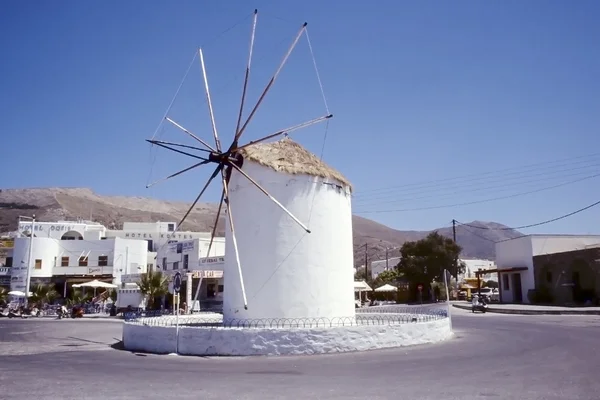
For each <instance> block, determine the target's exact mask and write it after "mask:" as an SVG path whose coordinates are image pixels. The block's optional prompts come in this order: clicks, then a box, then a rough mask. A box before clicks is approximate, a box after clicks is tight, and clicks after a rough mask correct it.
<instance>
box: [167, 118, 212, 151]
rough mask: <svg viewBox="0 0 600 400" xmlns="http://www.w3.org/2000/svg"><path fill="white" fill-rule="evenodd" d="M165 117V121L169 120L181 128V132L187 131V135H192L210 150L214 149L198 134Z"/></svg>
mask: <svg viewBox="0 0 600 400" xmlns="http://www.w3.org/2000/svg"><path fill="white" fill-rule="evenodd" d="M165 119H166V120H167V121H169V122H170V123H171V124H173V125H175V126H176V127H177V128H179V129H181V130H182V131H183V132H185V133H187V134H188V135H190V136H191V137H193V138H194V139H196V140H197V141H198V142H200V143H202V144H203V145H204V146H206V148H207V149H209V150H210V151H216V150H215V149H214V148H213V147H212V146H211V145H209V144H208V143H206V142H205V141H204V140H202V139H200V138H199V137H198V136H196V135H194V134H193V133H192V132H190V131H189V130H187V129H185V128H184V127H183V126H181V125H179V124H178V123H177V122H175V121H173V120H172V119H171V118H169V117H165Z"/></svg>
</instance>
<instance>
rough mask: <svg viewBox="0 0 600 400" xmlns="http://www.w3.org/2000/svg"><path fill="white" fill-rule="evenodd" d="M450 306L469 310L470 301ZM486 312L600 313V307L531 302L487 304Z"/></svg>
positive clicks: (529, 313) (533, 313)
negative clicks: (542, 304) (545, 304)
mask: <svg viewBox="0 0 600 400" xmlns="http://www.w3.org/2000/svg"><path fill="white" fill-rule="evenodd" d="M452 306H453V307H456V308H461V309H463V310H471V303H470V302H459V301H457V302H452ZM487 311H488V312H491V313H500V314H524V315H544V314H545V315H562V314H564V315H600V307H558V306H538V305H533V304H488V310H487Z"/></svg>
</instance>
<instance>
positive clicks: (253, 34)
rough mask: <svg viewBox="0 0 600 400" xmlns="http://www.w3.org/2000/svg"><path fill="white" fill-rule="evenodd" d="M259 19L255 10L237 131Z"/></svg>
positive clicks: (242, 110) (242, 109) (236, 131)
mask: <svg viewBox="0 0 600 400" xmlns="http://www.w3.org/2000/svg"><path fill="white" fill-rule="evenodd" d="M257 19H258V10H254V21H253V23H252V35H251V36H250V51H249V54H248V64H247V65H246V75H245V76H244V88H243V89H242V101H241V102H240V113H239V114H238V120H237V124H236V126H235V133H236V134H237V133H238V131H239V130H240V125H241V123H242V113H243V112H244V102H245V101H246V91H247V89H248V78H249V76H250V64H251V63H252V52H253V50H254V37H255V35H256V20H257Z"/></svg>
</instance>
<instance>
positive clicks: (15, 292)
mask: <svg viewBox="0 0 600 400" xmlns="http://www.w3.org/2000/svg"><path fill="white" fill-rule="evenodd" d="M8 295H9V296H15V297H25V292H21V291H20V290H11V291H10V292H8ZM32 295H33V293H32V292H29V296H27V297H31V296H32Z"/></svg>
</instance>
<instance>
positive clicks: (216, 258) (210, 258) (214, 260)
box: [200, 257, 225, 264]
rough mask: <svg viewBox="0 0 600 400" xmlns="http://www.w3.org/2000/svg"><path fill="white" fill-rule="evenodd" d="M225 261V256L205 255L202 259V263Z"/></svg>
mask: <svg viewBox="0 0 600 400" xmlns="http://www.w3.org/2000/svg"><path fill="white" fill-rule="evenodd" d="M224 262H225V257H203V258H201V259H200V264H218V263H224Z"/></svg>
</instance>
